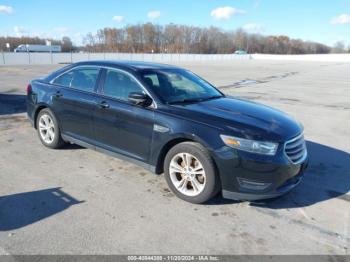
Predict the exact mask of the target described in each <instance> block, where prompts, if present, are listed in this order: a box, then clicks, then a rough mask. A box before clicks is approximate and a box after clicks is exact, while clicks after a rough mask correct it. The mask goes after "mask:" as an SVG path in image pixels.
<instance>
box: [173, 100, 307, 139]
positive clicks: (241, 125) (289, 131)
mask: <svg viewBox="0 0 350 262" xmlns="http://www.w3.org/2000/svg"><path fill="white" fill-rule="evenodd" d="M176 107H177V109H178V110H179V111H181V113H182V114H183V116H184V117H189V118H192V117H191V113H192V114H196V117H195V119H196V120H198V121H200V122H203V123H205V124H209V125H212V126H216V127H218V128H221V129H224V131H226V132H228V133H229V134H230V133H231V134H232V135H237V136H240V137H245V138H249V139H256V140H265V141H266V140H270V141H278V142H280V141H286V140H289V139H291V138H293V137H295V136H296V135H299V134H300V133H301V132H302V127H301V126H300V124H298V123H297V122H296V121H295V120H294V119H293V118H292V117H290V116H289V115H287V114H286V113H283V112H282V111H280V110H277V109H274V108H271V107H268V106H265V105H262V104H258V103H255V102H250V101H247V100H242V99H236V98H228V97H224V98H219V99H213V100H209V101H203V102H200V103H191V104H183V105H176ZM178 113H180V112H178ZM193 117H194V116H193ZM192 119H194V118H192ZM218 120H219V121H218Z"/></svg>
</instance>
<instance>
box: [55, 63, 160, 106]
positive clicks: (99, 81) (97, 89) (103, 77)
mask: <svg viewBox="0 0 350 262" xmlns="http://www.w3.org/2000/svg"><path fill="white" fill-rule="evenodd" d="M79 68H97V69H99V70H100V72H99V75H98V77H97V80H96V81H97V82H96V84H95V87H94V91H93V92H90V91H84V90H81V89H76V88H72V87H69V86H64V85H59V84H55V83H54V81H55V80H56V79H57V78H59V77H60V76H62V75H64V74H66V73H69V72H71V71H73V70H75V69H79ZM103 69H105V70H114V71H119V72H122V73H124V74H126V75H128V76H130V77H131V78H132V79H134V80H135V81H136V83H137V84H138V85H139V86H140V87H141V89H143V90H144V91H145V93H146V94H147V95H148V96H149V97H150V98H151V99H152V105H151V106H150V107H151V108H154V109H157V108H158V104H157V101H156V100H155V99H154V98H153V96H152V95H151V94H150V92H149V91H148V90H147V88H146V87H145V86H144V85H143V84H142V83H141V82H140V81H139V80H138V79H137V78H136V77H135V76H134V75H133V74H131V73H129V72H128V71H125V70H123V69H120V68H115V67H111V66H98V65H79V66H75V67H72V68H70V69H68V70H67V71H64V72H62V73H61V74H59V75H58V76H56V77H54V78H53V79H52V80H51V81H50V82H49V83H50V84H51V85H55V86H59V87H63V88H69V89H72V90H77V91H81V92H86V93H89V94H97V95H101V96H103V97H105V98H108V99H115V100H117V101H121V102H124V103H125V102H126V103H128V102H127V101H125V100H122V99H118V98H116V97H112V96H107V95H104V94H103V89H104V86H103V85H104V82H105V80H106V74H105V73H104V74H103V75H102V73H103ZM128 104H130V103H128Z"/></svg>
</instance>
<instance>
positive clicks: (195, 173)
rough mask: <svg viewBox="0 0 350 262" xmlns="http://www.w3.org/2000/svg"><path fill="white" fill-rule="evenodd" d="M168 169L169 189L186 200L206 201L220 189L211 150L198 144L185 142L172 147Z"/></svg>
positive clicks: (168, 158)
mask: <svg viewBox="0 0 350 262" xmlns="http://www.w3.org/2000/svg"><path fill="white" fill-rule="evenodd" d="M164 170H165V179H166V181H167V184H168V186H169V188H170V189H171V190H172V192H173V193H174V194H175V195H176V196H178V197H179V198H181V199H183V200H185V201H188V202H191V203H195V204H200V203H204V202H206V201H208V200H209V199H211V198H212V197H213V196H215V195H216V194H217V193H218V191H219V190H220V181H219V177H218V175H217V174H216V170H215V165H214V163H213V160H212V159H211V157H210V155H209V152H208V150H207V149H205V148H204V147H203V146H202V145H200V144H198V143H194V142H184V143H181V144H178V145H176V146H174V147H173V148H172V149H170V151H169V152H168V154H167V155H166V157H165V161H164Z"/></svg>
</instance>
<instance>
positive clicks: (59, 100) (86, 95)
mask: <svg viewBox="0 0 350 262" xmlns="http://www.w3.org/2000/svg"><path fill="white" fill-rule="evenodd" d="M100 70H101V69H100V68H98V67H79V68H75V69H73V70H70V71H69V72H66V73H64V74H62V75H61V76H59V77H57V78H55V79H54V80H53V82H52V84H54V85H57V86H58V88H57V90H58V91H57V92H56V94H55V95H54V96H53V98H52V109H53V110H54V112H55V114H56V115H57V117H58V120H59V123H60V128H61V132H62V133H63V134H65V135H69V136H71V137H73V138H76V139H79V140H82V141H85V142H88V143H91V141H92V140H93V130H92V121H93V120H92V112H93V110H94V109H95V108H96V96H97V94H96V89H97V83H98V79H99V74H100Z"/></svg>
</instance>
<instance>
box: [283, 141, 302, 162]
mask: <svg viewBox="0 0 350 262" xmlns="http://www.w3.org/2000/svg"><path fill="white" fill-rule="evenodd" d="M284 152H285V153H286V155H287V157H288V158H289V160H290V161H291V162H292V163H294V164H299V163H301V162H303V161H304V160H305V158H306V155H307V149H306V144H305V140H304V135H300V136H297V137H295V138H293V139H292V140H289V141H288V142H286V144H285V146H284Z"/></svg>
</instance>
